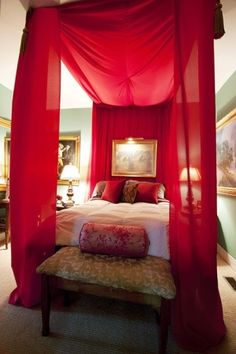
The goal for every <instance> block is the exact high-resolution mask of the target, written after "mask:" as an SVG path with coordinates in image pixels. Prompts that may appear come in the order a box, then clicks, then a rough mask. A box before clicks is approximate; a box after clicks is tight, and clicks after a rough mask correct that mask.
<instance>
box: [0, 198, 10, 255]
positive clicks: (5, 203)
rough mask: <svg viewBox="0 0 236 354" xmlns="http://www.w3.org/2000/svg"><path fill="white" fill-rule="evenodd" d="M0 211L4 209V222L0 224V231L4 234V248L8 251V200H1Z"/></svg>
mask: <svg viewBox="0 0 236 354" xmlns="http://www.w3.org/2000/svg"><path fill="white" fill-rule="evenodd" d="M0 209H5V220H4V222H0V230H1V231H4V232H5V246H6V249H8V242H9V236H10V228H9V200H8V199H3V200H0Z"/></svg>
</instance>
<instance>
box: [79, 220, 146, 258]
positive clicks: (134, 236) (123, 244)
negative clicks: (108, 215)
mask: <svg viewBox="0 0 236 354" xmlns="http://www.w3.org/2000/svg"><path fill="white" fill-rule="evenodd" d="M79 245H80V250H81V252H85V253H95V254H108V255H111V256H122V257H145V256H146V255H147V252H148V247H149V239H148V236H147V233H146V231H145V230H144V228H142V227H140V226H131V225H113V224H98V223H86V224H84V225H83V227H82V230H81V232H80V236H79Z"/></svg>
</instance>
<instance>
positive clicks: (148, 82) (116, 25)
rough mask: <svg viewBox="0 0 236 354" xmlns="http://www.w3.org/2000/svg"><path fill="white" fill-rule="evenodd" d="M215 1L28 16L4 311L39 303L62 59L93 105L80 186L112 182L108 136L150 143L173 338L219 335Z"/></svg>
mask: <svg viewBox="0 0 236 354" xmlns="http://www.w3.org/2000/svg"><path fill="white" fill-rule="evenodd" d="M214 5H215V0H210V1H207V2H206V1H204V0H199V1H198V2H196V3H194V6H193V5H192V4H191V3H190V2H189V1H188V0H168V1H163V2H161V1H160V2H157V1H155V0H147V1H142V0H134V1H132V2H127V1H126V0H114V1H112V2H111V1H110V0H109V1H108V0H95V1H93V2H91V1H83V2H75V3H71V4H66V5H63V6H60V7H54V8H42V9H37V10H34V11H33V14H32V15H31V17H30V18H29V20H28V22H29V24H28V26H29V34H28V40H27V43H26V50H25V52H24V53H23V54H21V55H20V58H19V65H18V71H17V77H16V85H15V90H14V102H13V116H12V139H11V166H10V173H11V176H10V177H11V180H10V182H11V183H10V184H11V186H10V194H11V195H10V197H11V210H10V212H11V235H12V267H13V271H14V274H15V278H16V283H17V287H16V289H15V290H14V291H13V293H12V294H11V296H10V302H11V303H14V304H20V305H23V306H32V305H34V304H36V303H37V302H39V299H40V291H39V288H40V282H39V278H38V277H37V276H36V274H35V268H36V266H37V265H38V264H39V263H40V262H41V261H42V260H43V259H45V258H47V257H48V256H49V255H50V254H51V253H52V252H53V246H54V243H55V199H56V183H57V173H56V172H57V171H56V169H57V144H58V130H59V128H58V121H59V118H58V116H59V87H60V69H59V64H60V58H62V60H63V61H64V62H65V64H66V65H67V66H68V68H69V70H70V71H71V72H72V74H73V75H74V76H75V77H76V79H77V81H78V82H79V83H80V84H81V85H82V87H83V88H84V89H85V90H86V91H87V93H88V94H89V95H90V97H91V98H92V99H93V101H94V108H93V143H92V144H93V150H92V163H91V171H92V174H91V181H90V182H91V184H92V183H93V184H94V183H95V182H96V180H97V179H107V178H110V177H111V176H110V164H111V146H110V148H109V145H111V140H112V139H114V138H125V137H127V135H132V136H135V135H136V136H137V135H140V136H142V137H145V138H157V139H158V140H159V147H158V149H159V153H160V154H159V155H158V171H157V173H158V174H157V179H158V180H159V177H160V179H163V182H165V184H166V186H167V190H168V196H169V199H170V204H171V207H170V210H171V211H170V250H171V264H172V269H173V274H174V278H175V282H176V285H177V297H176V299H175V301H174V302H173V311H172V313H173V317H172V324H173V332H174V336H175V339H176V341H177V342H178V343H179V345H180V346H181V347H183V348H186V349H189V350H195V351H197V350H198V351H202V350H205V349H207V348H208V347H211V346H214V345H216V344H217V343H218V342H219V341H220V340H221V339H222V337H223V336H224V334H225V326H224V322H223V314H222V306H221V301H220V296H219V292H218V286H217V277H216V244H217V226H216V225H217V224H216V164H215V112H214V62H213V37H214V33H213V18H214ZM133 126H134V128H132V127H133ZM98 157H100V158H98ZM45 220H46V222H45ZM46 230H47V231H46Z"/></svg>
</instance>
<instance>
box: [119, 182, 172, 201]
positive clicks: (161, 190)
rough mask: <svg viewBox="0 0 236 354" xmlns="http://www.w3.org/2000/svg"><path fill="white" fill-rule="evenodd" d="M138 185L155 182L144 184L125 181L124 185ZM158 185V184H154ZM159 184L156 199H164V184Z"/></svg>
mask: <svg viewBox="0 0 236 354" xmlns="http://www.w3.org/2000/svg"><path fill="white" fill-rule="evenodd" d="M139 183H149V184H150V183H155V182H146V181H137V180H133V179H129V180H127V181H126V184H135V185H137V184H139ZM156 183H158V182H156ZM158 184H159V188H158V190H157V196H158V199H165V190H166V189H165V186H164V184H162V183H158Z"/></svg>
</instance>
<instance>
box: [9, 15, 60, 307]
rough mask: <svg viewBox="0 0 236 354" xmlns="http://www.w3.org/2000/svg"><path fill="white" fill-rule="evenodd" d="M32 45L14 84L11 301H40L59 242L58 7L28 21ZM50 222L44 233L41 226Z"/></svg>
mask: <svg viewBox="0 0 236 354" xmlns="http://www.w3.org/2000/svg"><path fill="white" fill-rule="evenodd" d="M28 28H29V34H28V37H27V41H26V46H27V49H26V50H25V52H24V53H23V54H21V55H20V57H19V62H18V69H17V75H16V82H15V88H14V98H13V111H12V125H11V156H10V181H11V182H10V198H11V199H10V200H11V205H10V219H11V250H12V268H13V272H14V275H15V279H16V284H17V288H16V289H15V290H14V291H13V292H12V294H11V296H10V303H14V304H19V305H23V306H31V305H33V304H35V303H37V302H38V301H39V299H40V279H39V276H38V275H36V272H35V269H36V267H37V265H38V264H39V263H40V262H41V261H42V260H43V259H45V258H46V257H48V256H49V255H51V254H52V253H53V250H54V246H55V201H56V185H57V158H58V131H59V107H60V99H59V92H60V56H59V21H58V12H57V11H56V10H54V9H45V10H44V9H39V10H38V11H35V12H34V13H33V15H32V16H31V17H30V18H29V21H28ZM48 218H49V220H50V227H49V228H48V230H47V231H45V232H43V230H42V229H43V227H42V226H41V227H40V225H41V224H42V223H43V221H44V220H46V219H48Z"/></svg>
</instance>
